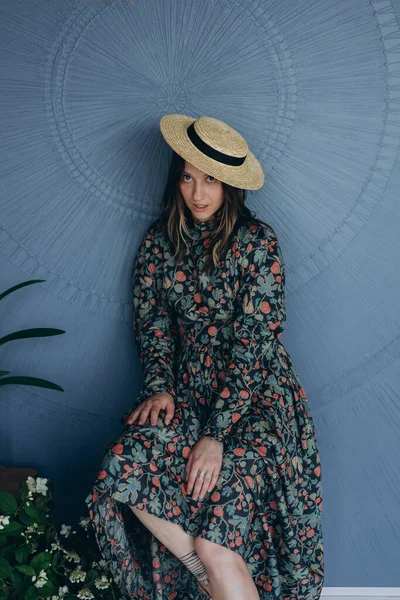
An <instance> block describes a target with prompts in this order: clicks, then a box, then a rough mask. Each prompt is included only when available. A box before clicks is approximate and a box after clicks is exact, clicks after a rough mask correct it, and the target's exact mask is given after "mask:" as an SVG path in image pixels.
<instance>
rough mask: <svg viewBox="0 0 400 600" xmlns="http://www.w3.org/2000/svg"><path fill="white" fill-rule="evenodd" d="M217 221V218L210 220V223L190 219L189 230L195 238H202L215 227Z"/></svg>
mask: <svg viewBox="0 0 400 600" xmlns="http://www.w3.org/2000/svg"><path fill="white" fill-rule="evenodd" d="M217 221H218V218H217V217H215V216H214V217H212V218H211V219H208V221H195V220H194V219H193V218H191V217H189V220H188V229H189V231H190V233H191V234H192V235H193V237H195V238H202V237H205V236H206V235H207V233H208V232H210V231H211V230H212V229H213V228H214V227H215V225H216V223H217Z"/></svg>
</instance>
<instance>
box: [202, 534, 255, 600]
mask: <svg viewBox="0 0 400 600" xmlns="http://www.w3.org/2000/svg"><path fill="white" fill-rule="evenodd" d="M194 545H195V549H196V550H197V553H198V554H199V556H200V558H201V560H202V561H203V562H204V564H205V565H206V569H207V575H208V578H209V581H210V587H211V594H212V598H213V600H260V596H259V594H258V591H257V588H256V586H255V584H254V581H253V578H252V576H251V575H250V571H249V569H248V567H247V565H246V563H245V562H244V560H243V558H242V557H241V556H240V555H239V554H237V552H234V551H233V550H229V549H228V548H226V547H225V546H220V545H219V544H214V543H213V542H210V541H209V540H206V539H205V538H201V537H197V538H196V539H195V542H194Z"/></svg>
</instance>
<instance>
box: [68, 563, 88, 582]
mask: <svg viewBox="0 0 400 600" xmlns="http://www.w3.org/2000/svg"><path fill="white" fill-rule="evenodd" d="M85 578H86V572H85V571H82V567H81V566H79V567H77V568H76V569H75V571H72V573H70V574H69V580H70V581H71V583H77V582H78V581H85Z"/></svg>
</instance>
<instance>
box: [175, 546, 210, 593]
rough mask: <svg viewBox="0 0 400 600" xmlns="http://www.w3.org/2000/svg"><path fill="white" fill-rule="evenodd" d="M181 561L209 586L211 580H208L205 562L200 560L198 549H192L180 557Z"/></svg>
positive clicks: (199, 579)
mask: <svg viewBox="0 0 400 600" xmlns="http://www.w3.org/2000/svg"><path fill="white" fill-rule="evenodd" d="M179 560H180V561H181V562H183V564H184V565H185V567H187V568H188V569H189V571H190V572H191V573H193V575H194V576H195V577H196V579H198V581H200V583H202V584H203V585H205V586H207V587H209V586H210V582H209V581H208V576H207V571H206V568H205V566H204V563H203V562H202V561H201V560H200V558H199V555H198V554H197V552H196V550H192V551H191V552H188V553H187V554H185V555H184V556H181V557H180V558H179Z"/></svg>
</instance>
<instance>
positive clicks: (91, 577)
mask: <svg viewBox="0 0 400 600" xmlns="http://www.w3.org/2000/svg"><path fill="white" fill-rule="evenodd" d="M96 577H97V571H96V569H90V571H89V573H88V574H87V575H86V579H85V584H86V585H87V586H88V587H89V586H90V585H92V583H93V582H94V580H95V579H96Z"/></svg>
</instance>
